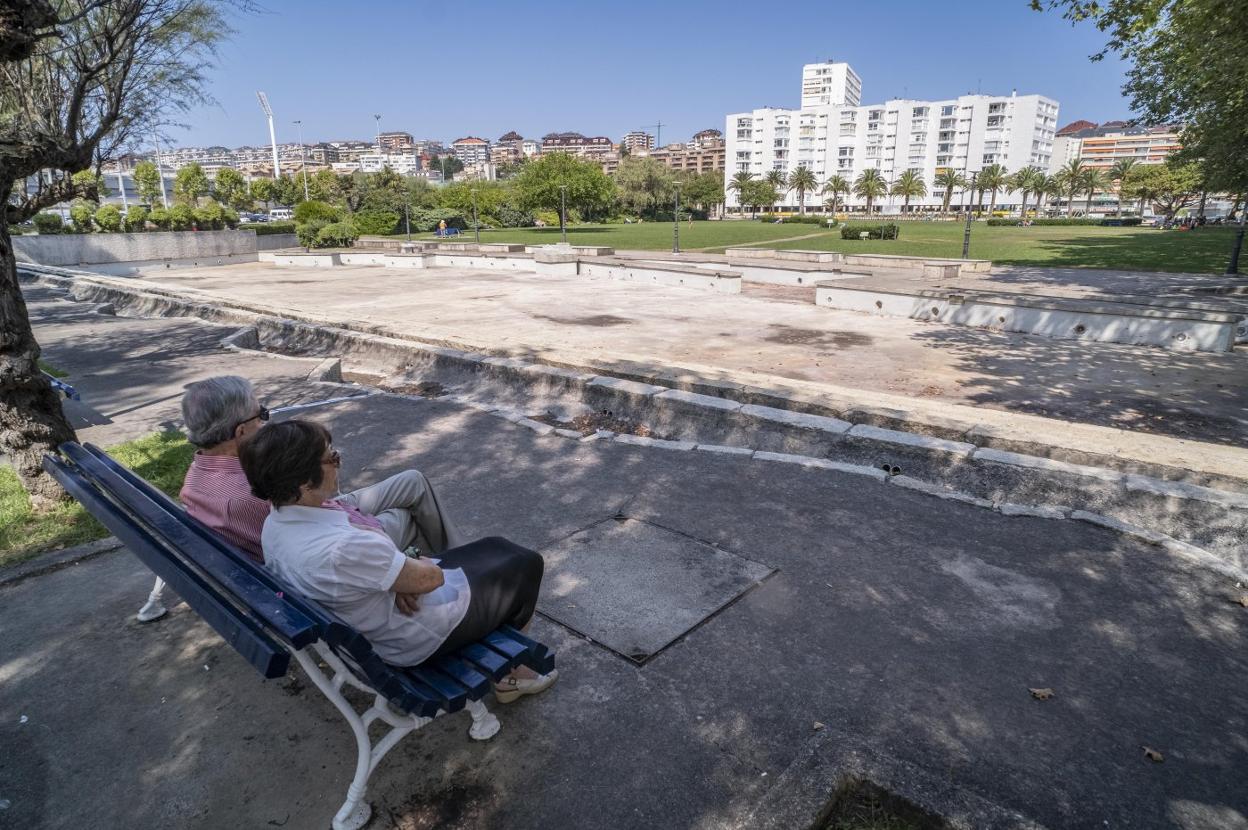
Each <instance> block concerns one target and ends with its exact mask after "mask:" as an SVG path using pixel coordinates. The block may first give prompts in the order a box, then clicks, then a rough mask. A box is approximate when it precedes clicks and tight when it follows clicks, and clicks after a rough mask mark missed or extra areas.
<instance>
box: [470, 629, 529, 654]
mask: <svg viewBox="0 0 1248 830" xmlns="http://www.w3.org/2000/svg"><path fill="white" fill-rule="evenodd" d="M481 642H483V643H485V644H486V645H487V646H489V647H490V648H492V649H494V650H495V651H497V652H499V653H501V654H504V655H506V656H507V657H509V658H511V659H512V660H520V659H521V658H522V657H524V655H525V652H527V651H528V649H527V648H525V646H524V645H523V644H521V643H518V642H516V641H515V640H513V639H511V638H509V637H504V636H503V635H502V634H500V633H499V632H497V631H491V632H490V633H489V634H486V635H485V636H484V637H483V638H482V639H481Z"/></svg>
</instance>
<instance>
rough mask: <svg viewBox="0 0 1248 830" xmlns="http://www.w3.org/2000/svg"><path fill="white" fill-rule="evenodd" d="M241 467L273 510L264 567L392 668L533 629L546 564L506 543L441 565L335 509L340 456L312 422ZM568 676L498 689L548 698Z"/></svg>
mask: <svg viewBox="0 0 1248 830" xmlns="http://www.w3.org/2000/svg"><path fill="white" fill-rule="evenodd" d="M239 460H240V461H241V462H242V467H243V471H244V472H245V473H246V475H247V480H248V481H249V482H250V483H251V488H252V490H253V491H254V493H255V495H256V496H257V497H258V498H261V499H267V500H268V501H269V503H271V504H272V505H273V511H272V512H271V513H269V516H268V518H267V519H265V521H264V529H263V531H262V532H261V535H260V539H261V543H262V545H263V547H264V556H265V565H266V566H267V567H268V568H269V569H270V570H272V571H273V572H274V573H276V574H277V575H278V576H279V577H281V578H282V579H283V580H285V581H286V582H288V583H289V584H290V585H291V587H292V588H294V589H295V590H297V591H299V592H300V593H302V594H303V595H304V596H306V597H308V598H309V599H312V600H315V601H317V602H320V603H323V604H324V605H326V606H327V607H328V608H330V609H331V610H333V611H334V612H335V613H337V614H338V615H339V616H341V617H342V618H343V619H344V620H345V621H346V622H348V623H350V624H351V625H352V626H354V627H355V628H356V629H358V630H359V632H360V633H361V634H363V635H364V636H365V637H367V638H368V639H369V641H370V642H371V643H372V644H373V648H374V649H375V650H376V651H377V653H378V654H379V655H380V656H381V657H382V659H384V660H385V661H387V662H388V663H391V664H394V665H398V666H413V665H416V664H418V663H421V662H423V661H425V660H427V659H428V658H429V657H432V656H435V655H438V654H445V653H447V652H451V651H454V650H456V649H458V648H460V647H462V646H464V645H467V644H468V643H471V642H475V641H476V640H479V639H481V638H482V637H484V636H485V635H486V634H488V633H489V632H491V631H493V630H494V629H496V628H498V627H499V626H500V625H503V624H510V625H513V626H515V627H517V628H520V629H524V628H527V626H528V624H529V620H530V619H531V618H532V616H533V610H534V608H535V607H536V606H537V594H538V590H539V589H540V587H541V584H542V568H543V565H542V557H541V556H540V555H539V554H537V553H535V552H534V551H531V550H526V549H524V548H521V547H519V546H517V545H514V544H512V543H511V542H508V541H507V540H506V539H499V538H489V539H481V540H478V541H476V542H473V543H472V544H469V545H465V546H463V547H460V548H457V549H455V550H451V551H447V552H446V553H445V554H442V555H441V559H440V560H439V559H426V558H421V557H416V558H411V557H408V556H406V555H405V554H404V553H403V552H402V551H400V550H399V549H398V547H396V546H395V544H394V542H393V541H392V540H391V538H390V537H389V536H387V535H386V533H385V532H384V531H383V530H382V529H381V528H380V527H378V526H377V525H376V523H375V522H368V521H362V520H361V519H360V517H358V516H357V515H354V514H352V513H350V512H347V511H344V510H342V509H341V508H339V507H337V506H336V505H335V504H334V503H333V502H331V501H330V500H329V497H330V496H331V495H333V494H334V493H335V492H336V491H337V489H338V466H339V464H340V463H341V459H340V457H339V455H338V452H337V451H336V450H335V449H334V448H333V446H332V445H331V437H330V434H329V431H328V430H326V429H325V428H324V427H323V426H321V425H319V424H316V423H313V422H311V421H300V420H292V421H285V422H283V423H280V424H272V425H270V426H268V427H265V428H264V429H263V430H261V431H259V432H257V433H256V434H255V435H253V436H251V437H250V438H248V439H247V440H246V441H244V442H243V444H242V446H241V448H240V452H239ZM557 677H558V674H557V672H553V671H552V672H551V673H550V674H547V675H537V674H535V673H534V672H532V671H531V670H529V669H527V668H520V669H517V670H516V671H515V672H513V674H512V675H510V676H509V677H507V678H505V679H504V680H503V682H502V683H500V684H497V685H496V686H495V694H496V695H497V697H498V701H499V702H500V703H510V702H511V701H513V700H515V699H517V698H519V697H521V696H523V695H532V694H537V693H538V692H542V691H545V690H546V689H547V688H549V687H550V686H551V684H553V683H554V682H555V679H556V678H557Z"/></svg>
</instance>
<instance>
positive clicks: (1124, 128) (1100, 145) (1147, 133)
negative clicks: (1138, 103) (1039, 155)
mask: <svg viewBox="0 0 1248 830" xmlns="http://www.w3.org/2000/svg"><path fill="white" fill-rule="evenodd" d="M1180 146H1181V145H1180V144H1179V129H1178V127H1175V126H1173V125H1162V126H1159V127H1138V126H1131V125H1129V124H1127V122H1125V121H1106V122H1105V123H1104V124H1101V125H1099V126H1098V125H1096V124H1093V123H1092V122H1091V121H1076V122H1074V123H1073V124H1067V125H1066V126H1065V127H1062V129H1060V130H1058V131H1057V138H1056V139H1055V140H1054V142H1053V160H1052V163H1051V164H1050V166H1049V171H1050V172H1057V171H1058V170H1059V169H1061V167H1062V165H1064V164H1065V163H1066V162H1068V161H1070V160H1071V159H1080V160H1082V161H1083V163H1084V164H1085V165H1087V166H1088V167H1098V168H1102V169H1108V168H1110V167H1113V165H1114V162H1116V161H1118V160H1119V159H1126V158H1129V159H1134V160H1135V161H1136V162H1138V163H1140V164H1163V163H1164V162H1165V161H1166V159H1167V158H1169V157H1170V155H1171V154H1172V153H1176V152H1178V150H1179V147H1180Z"/></svg>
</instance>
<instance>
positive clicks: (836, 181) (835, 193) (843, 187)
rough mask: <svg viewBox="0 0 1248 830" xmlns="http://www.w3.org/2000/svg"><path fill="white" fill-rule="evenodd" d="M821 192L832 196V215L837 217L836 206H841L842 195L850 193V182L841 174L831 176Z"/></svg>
mask: <svg viewBox="0 0 1248 830" xmlns="http://www.w3.org/2000/svg"><path fill="white" fill-rule="evenodd" d="M819 192H820V193H823V194H825V195H826V194H828V193H831V194H832V199H831V201H832V215H833V216H836V206H837V205H838V204H840V201H841V194H842V193H848V192H849V182H847V181H845V177H844V176H842V175H839V174H837V175H833V176H829V177H828V180H827V181H826V182H824V183H823V190H821V191H819ZM825 204H826V202H825Z"/></svg>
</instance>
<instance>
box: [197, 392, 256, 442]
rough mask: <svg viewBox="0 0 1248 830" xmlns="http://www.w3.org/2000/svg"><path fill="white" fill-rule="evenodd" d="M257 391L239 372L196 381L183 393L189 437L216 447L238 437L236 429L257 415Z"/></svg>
mask: <svg viewBox="0 0 1248 830" xmlns="http://www.w3.org/2000/svg"><path fill="white" fill-rule="evenodd" d="M255 408H256V393H255V392H254V391H252V388H251V382H250V381H248V380H247V379H246V378H240V377H238V376H237V375H222V376H221V377H216V378H208V379H207V380H200V381H196V382H195V383H192V384H189V385H188V386H187V387H186V394H184V395H183V396H182V421H183V422H184V423H185V424H186V437H187V440H189V441H190V442H191V443H192V444H194V445H195V446H197V447H215V446H216V445H217V444H220V443H222V442H223V441H228V440H230V439H231V438H233V437H234V430H235V429H236V428H237V427H238V425H239V424H241V423H242V422H243V421H246V420H247V419H248V418H250V417H252V416H254V415H255V414H256V412H255Z"/></svg>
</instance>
